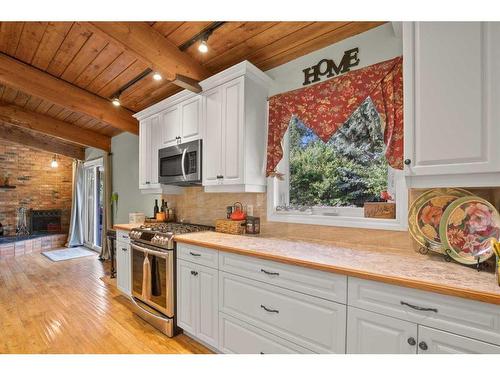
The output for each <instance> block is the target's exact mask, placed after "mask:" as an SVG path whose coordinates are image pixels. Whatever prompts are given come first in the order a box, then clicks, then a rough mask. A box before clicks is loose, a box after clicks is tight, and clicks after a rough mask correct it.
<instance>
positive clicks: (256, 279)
mask: <svg viewBox="0 0 500 375" xmlns="http://www.w3.org/2000/svg"><path fill="white" fill-rule="evenodd" d="M177 254H178V262H177V323H178V325H179V326H180V327H181V328H183V329H184V330H185V331H186V332H188V333H189V334H190V335H192V336H193V337H195V338H197V339H199V340H200V341H201V342H202V343H205V344H208V345H210V346H211V347H212V348H214V349H216V350H218V351H220V352H222V353H241V354H254V353H255V354H257V353H263V354H268V353H269V354H271V353H275V354H285V353H349V354H355V353H366V354H427V353H429V354H433V353H500V308H499V307H498V306H497V305H492V304H487V303H483V302H478V301H471V300H467V299H464V298H458V297H451V296H444V295H441V294H436V293H431V292H425V291H421V290H416V289H412V288H407V287H400V286H396V285H390V284H386V283H382V282H375V281H371V280H364V279H359V278H355V277H346V276H343V275H338V274H330V273H327V272H324V271H314V270H311V269H305V268H302V267H297V266H291V265H288V264H284V263H280V262H274V261H267V260H262V259H259V258H255V257H252V256H244V255H235V254H230V253H227V252H222V251H221V252H219V251H217V250H214V249H209V248H203V247H199V246H193V245H185V244H179V245H178V246H177ZM122 261H123V262H125V260H122ZM129 268H130V266H128V269H129ZM129 280H130V279H129Z"/></svg>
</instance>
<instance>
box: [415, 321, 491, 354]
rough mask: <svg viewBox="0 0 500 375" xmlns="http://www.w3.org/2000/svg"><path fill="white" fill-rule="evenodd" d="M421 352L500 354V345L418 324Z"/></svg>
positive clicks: (419, 351)
mask: <svg viewBox="0 0 500 375" xmlns="http://www.w3.org/2000/svg"><path fill="white" fill-rule="evenodd" d="M418 341H419V343H418V353H419V354H500V346H497V345H492V344H488V343H485V342H482V341H479V340H474V339H470V338H468V337H464V336H459V335H455V334H453V333H449V332H445V331H440V330H437V329H433V328H428V327H425V326H418Z"/></svg>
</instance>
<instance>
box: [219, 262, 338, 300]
mask: <svg viewBox="0 0 500 375" xmlns="http://www.w3.org/2000/svg"><path fill="white" fill-rule="evenodd" d="M219 269H220V270H221V271H226V272H229V273H233V274H236V275H239V276H244V277H248V278H251V279H254V280H257V281H263V282H266V283H268V284H273V285H277V286H280V287H283V288H287V289H290V290H293V291H297V292H302V293H306V294H310V295H312V296H316V297H321V298H325V299H328V300H330V301H335V302H340V303H346V300H347V276H343V275H336V274H333V273H329V272H322V271H317V270H311V269H307V268H304V267H297V266H289V265H286V264H282V263H278V262H271V261H266V260H262V259H258V258H252V257H247V256H242V255H236V254H228V253H220V254H219Z"/></svg>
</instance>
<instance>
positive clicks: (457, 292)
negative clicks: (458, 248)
mask: <svg viewBox="0 0 500 375" xmlns="http://www.w3.org/2000/svg"><path fill="white" fill-rule="evenodd" d="M175 240H176V241H177V242H182V243H189V244H193V245H199V246H204V247H209V248H213V249H216V250H220V251H226V252H231V253H237V254H241V255H248V256H254V257H258V258H262V259H267V260H272V261H278V262H282V263H288V264H292V265H296V266H303V267H308V268H314V269H318V270H322V271H329V272H335V273H339V274H344V275H348V276H354V277H359V278H362V279H369V280H374V281H381V282H385V283H389V284H394V285H400V286H405V287H410V288H415V289H421V290H426V291H430V292H436V293H441V294H447V295H452V296H457V297H462V298H468V299H473V300H478V301H483V302H488V303H493V304H498V305H500V286H498V284H497V282H496V277H495V274H494V273H492V272H486V271H482V272H477V271H476V270H474V269H472V268H469V267H465V266H462V265H460V264H457V263H454V262H446V261H444V259H443V257H442V256H439V255H422V254H419V253H417V252H415V251H413V250H411V249H408V250H405V251H402V250H395V249H384V248H380V247H376V246H369V247H363V248H356V247H352V248H348V247H346V246H338V245H335V244H334V243H332V242H326V241H304V240H292V239H280V238H272V237H261V236H259V237H255V236H252V237H251V236H235V235H231V234H224V233H217V232H196V233H189V234H182V235H177V236H176V237H175Z"/></svg>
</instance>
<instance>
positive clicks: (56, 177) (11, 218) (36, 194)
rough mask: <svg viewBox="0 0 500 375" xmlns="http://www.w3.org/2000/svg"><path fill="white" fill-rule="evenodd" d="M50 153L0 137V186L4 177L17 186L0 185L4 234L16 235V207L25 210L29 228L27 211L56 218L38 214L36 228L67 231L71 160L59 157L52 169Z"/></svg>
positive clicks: (0, 205)
mask: <svg viewBox="0 0 500 375" xmlns="http://www.w3.org/2000/svg"><path fill="white" fill-rule="evenodd" d="M53 156H54V154H52V153H48V152H44V151H39V150H36V149H33V148H30V147H26V146H23V145H20V144H17V143H12V142H8V141H4V140H0V185H3V184H4V181H5V178H6V177H7V178H8V180H9V181H8V182H9V185H13V186H15V187H16V188H15V189H2V188H0V223H2V225H3V227H4V235H5V236H10V235H15V234H16V225H17V210H18V208H19V207H25V208H26V209H27V210H28V212H27V213H28V217H27V224H28V227H29V225H30V217H29V213H30V212H37V211H41V212H42V213H43V212H45V213H46V214H48V215H49V216H50V215H52V216H55V218H54V217H53V218H50V219H49V218H48V216H43V215H41V217H40V218H38V219H37V220H35V224H36V229H37V230H43V228H44V227H45V230H47V229H49V230H47V231H48V232H49V233H53V232H56V231H57V232H61V231H63V232H65V231H67V230H68V227H69V217H70V212H71V189H72V181H71V180H72V159H71V158H67V157H64V156H58V164H59V165H58V167H57V168H51V166H50V162H51V160H52V158H53ZM30 210H34V211H30ZM37 215H38V214H37ZM47 224H49V225H48V226H47ZM56 229H58V230H56Z"/></svg>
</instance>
